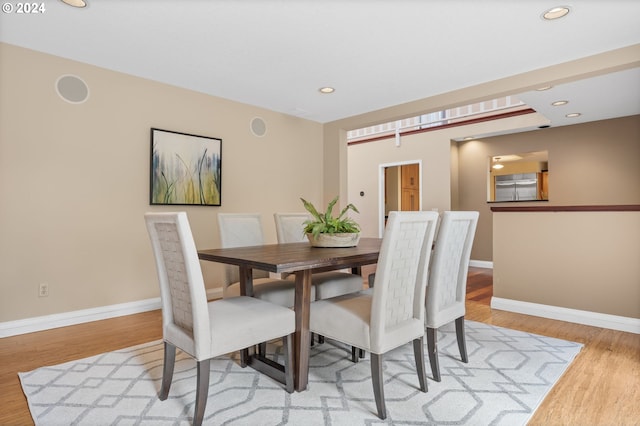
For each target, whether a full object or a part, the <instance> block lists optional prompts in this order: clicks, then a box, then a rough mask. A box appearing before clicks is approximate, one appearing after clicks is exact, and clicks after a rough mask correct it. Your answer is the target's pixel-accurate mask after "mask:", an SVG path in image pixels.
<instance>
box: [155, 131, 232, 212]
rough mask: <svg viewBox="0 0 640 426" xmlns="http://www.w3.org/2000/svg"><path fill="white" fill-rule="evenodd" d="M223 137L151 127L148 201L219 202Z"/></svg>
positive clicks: (193, 204)
mask: <svg viewBox="0 0 640 426" xmlns="http://www.w3.org/2000/svg"><path fill="white" fill-rule="evenodd" d="M221 176H222V139H218V138H212V137H208V136H198V135H190V134H187V133H180V132H172V131H170V130H162V129H156V128H152V129H151V188H150V204H152V205H183V206H219V205H221V199H222V194H221V192H222V183H221V181H220V178H221Z"/></svg>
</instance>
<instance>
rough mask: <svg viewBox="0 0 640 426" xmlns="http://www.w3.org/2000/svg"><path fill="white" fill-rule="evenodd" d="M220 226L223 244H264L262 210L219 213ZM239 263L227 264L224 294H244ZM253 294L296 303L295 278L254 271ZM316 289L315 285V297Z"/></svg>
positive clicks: (269, 299) (286, 303)
mask: <svg viewBox="0 0 640 426" xmlns="http://www.w3.org/2000/svg"><path fill="white" fill-rule="evenodd" d="M218 229H219V231H220V244H221V247H222V248H232V247H247V246H258V245H263V244H264V233H263V230H262V217H261V215H260V214H259V213H218ZM239 280H240V275H239V271H238V267H237V266H234V265H224V275H223V280H222V284H223V297H235V296H239V295H240V283H239ZM253 297H257V298H258V299H262V300H267V301H269V302H272V303H276V304H278V305H281V306H286V307H292V306H293V305H294V302H295V282H293V281H291V280H285V279H280V278H272V277H270V276H269V273H268V272H267V271H261V270H259V269H256V270H254V271H253ZM314 298H315V289H313V288H312V289H311V300H314Z"/></svg>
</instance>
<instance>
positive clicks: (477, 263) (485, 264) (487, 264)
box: [469, 260, 493, 269]
mask: <svg viewBox="0 0 640 426" xmlns="http://www.w3.org/2000/svg"><path fill="white" fill-rule="evenodd" d="M469 266H473V267H475V268H487V269H493V262H491V261H488V260H470V261H469Z"/></svg>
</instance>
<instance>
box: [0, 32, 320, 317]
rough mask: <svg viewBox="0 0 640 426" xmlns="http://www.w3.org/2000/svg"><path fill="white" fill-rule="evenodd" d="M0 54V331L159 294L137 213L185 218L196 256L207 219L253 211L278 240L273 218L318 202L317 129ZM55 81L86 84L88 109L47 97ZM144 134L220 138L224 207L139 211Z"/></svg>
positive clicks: (2, 50)
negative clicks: (44, 293) (260, 133)
mask: <svg viewBox="0 0 640 426" xmlns="http://www.w3.org/2000/svg"><path fill="white" fill-rule="evenodd" d="M0 58H1V60H0V194H2V200H1V204H0V235H1V237H0V294H1V297H0V322H2V321H10V320H17V319H23V318H29V317H35V316H41V315H47V314H53V313H61V312H67V311H73V310H79V309H85V308H92V307H99V306H105V305H111V304H117V303H124V302H132V301H138V300H143V299H147V298H153V297H157V296H159V291H158V284H157V280H156V275H155V269H154V265H153V263H152V257H151V249H150V246H149V241H148V237H147V234H146V230H145V227H144V220H143V214H144V213H145V212H146V211H172V210H186V211H187V213H188V214H189V219H190V221H191V225H192V228H193V231H194V235H195V239H196V245H197V246H198V247H201V248H206V247H216V246H218V244H219V239H218V232H217V224H216V214H217V213H218V212H242V211H251V212H260V213H262V215H263V225H264V228H265V233H266V238H267V240H268V241H275V239H276V236H275V228H274V225H273V218H272V214H273V212H275V211H279V210H280V211H285V210H286V211H301V210H302V206H301V203H300V201H299V197H305V198H307V199H309V200H310V201H312V202H320V201H321V200H322V198H323V188H322V186H323V163H322V158H323V140H322V126H321V125H320V124H318V123H315V122H311V121H308V120H303V119H299V118H295V117H291V116H287V115H283V114H279V113H276V112H272V111H268V110H264V109H260V108H256V107H252V106H248V105H244V104H239V103H235V102H230V101H227V100H223V99H219V98H215V97H212V96H207V95H204V94H200V93H195V92H192V91H188V90H184V89H180V88H176V87H172V86H168V85H164V84H160V83H157V82H153V81H149V80H144V79H140V78H136V77H132V76H129V75H124V74H121V73H117V72H113V71H109V70H105V69H101V68H97V67H93V66H89V65H85V64H81V63H77V62H73V61H69V60H65V59H62V58H59V57H54V56H50V55H45V54H41V53H37V52H34V51H30V50H26V49H22V48H18V47H15V46H11V45H7V44H0ZM63 74H74V75H77V76H79V77H81V78H82V79H83V80H84V81H86V83H87V84H88V86H89V88H90V97H89V99H88V101H87V102H85V103H83V104H78V105H74V104H70V103H67V102H65V101H63V100H62V99H61V98H60V97H59V96H58V95H57V94H56V91H55V89H54V85H55V81H56V79H57V78H58V77H59V76H61V75H63ZM256 116H259V117H262V118H263V119H264V120H265V121H266V123H267V129H268V130H267V134H266V136H265V137H262V138H257V137H255V136H253V135H252V134H251V132H250V129H249V122H250V120H251V119H252V118H254V117H256ZM150 127H159V128H162V129H168V130H174V131H180V132H186V133H193V134H198V135H204V136H212V137H218V138H221V139H222V206H221V207H184V206H174V207H171V206H166V207H164V206H153V207H152V206H149V203H148V199H149V151H150V147H149V144H150V141H149V137H150V136H149V132H150V131H149V129H150ZM310 159H312V161H310ZM203 265H204V267H205V279H206V280H207V281H208V286H210V287H215V286H217V285H218V282H219V281H218V270H217V268H216V267H214V266H212V265H211V264H205V263H203ZM42 282H47V283H48V284H49V287H50V295H49V297H45V298H38V297H37V289H38V284H39V283H42Z"/></svg>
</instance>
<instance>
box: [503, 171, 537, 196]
mask: <svg viewBox="0 0 640 426" xmlns="http://www.w3.org/2000/svg"><path fill="white" fill-rule="evenodd" d="M495 194H496V196H495V201H530V200H537V199H538V175H537V174H536V173H520V174H513V175H502V176H496V187H495Z"/></svg>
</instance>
